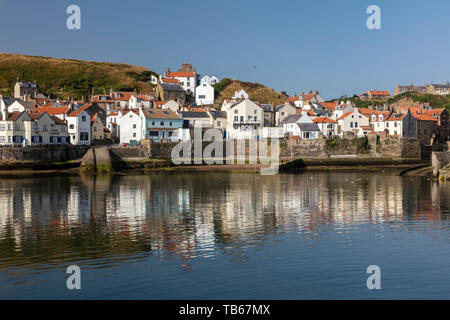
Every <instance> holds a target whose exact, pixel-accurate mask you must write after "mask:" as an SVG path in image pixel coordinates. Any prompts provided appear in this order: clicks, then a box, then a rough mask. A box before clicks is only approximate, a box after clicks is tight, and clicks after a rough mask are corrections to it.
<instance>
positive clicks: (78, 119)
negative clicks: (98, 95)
mask: <svg viewBox="0 0 450 320" xmlns="http://www.w3.org/2000/svg"><path fill="white" fill-rule="evenodd" d="M89 107H90V105H89V104H87V105H85V106H83V107H82V108H80V109H78V110H76V111H73V112H72V113H70V114H69V115H68V116H67V126H68V132H69V136H70V142H71V143H72V144H75V145H90V144H91V121H90V119H91V117H90V115H89V113H87V111H86V109H87V108H89Z"/></svg>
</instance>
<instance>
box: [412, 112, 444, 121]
mask: <svg viewBox="0 0 450 320" xmlns="http://www.w3.org/2000/svg"><path fill="white" fill-rule="evenodd" d="M412 115H413V117H414V118H416V120H419V121H438V119H436V118H435V117H433V116H430V115H428V114H415V113H413V114H412Z"/></svg>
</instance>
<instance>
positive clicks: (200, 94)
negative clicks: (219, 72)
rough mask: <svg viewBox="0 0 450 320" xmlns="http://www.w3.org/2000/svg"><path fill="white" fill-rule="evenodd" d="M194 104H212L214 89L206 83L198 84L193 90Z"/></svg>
mask: <svg viewBox="0 0 450 320" xmlns="http://www.w3.org/2000/svg"><path fill="white" fill-rule="evenodd" d="M195 103H196V104H197V105H198V106H200V105H205V104H213V103H214V88H213V87H212V86H211V85H210V84H208V83H202V84H200V85H199V86H198V87H197V88H196V90H195Z"/></svg>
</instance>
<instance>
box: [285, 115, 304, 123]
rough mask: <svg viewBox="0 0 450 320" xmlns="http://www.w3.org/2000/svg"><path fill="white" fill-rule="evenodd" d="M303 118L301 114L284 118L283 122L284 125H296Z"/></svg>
mask: <svg viewBox="0 0 450 320" xmlns="http://www.w3.org/2000/svg"><path fill="white" fill-rule="evenodd" d="M301 117H302V115H301V114H291V115H288V116H287V117H286V118H284V120H283V121H281V123H282V124H285V123H296V122H297V121H298V119H300V118H301Z"/></svg>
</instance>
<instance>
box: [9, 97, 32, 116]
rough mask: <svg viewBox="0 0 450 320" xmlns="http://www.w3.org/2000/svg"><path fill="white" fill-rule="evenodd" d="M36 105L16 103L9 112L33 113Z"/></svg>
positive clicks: (22, 102) (10, 107)
mask: <svg viewBox="0 0 450 320" xmlns="http://www.w3.org/2000/svg"><path fill="white" fill-rule="evenodd" d="M35 106H36V104H35V103H34V102H25V101H19V100H16V101H14V102H13V103H12V104H11V105H10V106H9V107H8V112H10V113H11V112H23V111H26V112H31V111H33V110H34V108H35Z"/></svg>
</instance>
